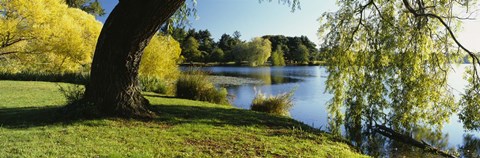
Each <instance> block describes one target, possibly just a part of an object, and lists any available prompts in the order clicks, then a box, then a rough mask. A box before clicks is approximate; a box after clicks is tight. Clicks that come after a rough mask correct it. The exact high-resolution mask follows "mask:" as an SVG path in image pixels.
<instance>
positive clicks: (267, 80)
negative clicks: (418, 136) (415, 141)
mask: <svg viewBox="0 0 480 158" xmlns="http://www.w3.org/2000/svg"><path fill="white" fill-rule="evenodd" d="M204 69H205V70H207V71H210V72H212V73H213V74H219V75H226V76H240V77H249V78H255V79H260V80H262V81H263V84H257V85H252V84H250V85H242V86H236V87H228V88H227V89H228V92H229V94H233V95H234V96H235V99H234V100H233V104H234V105H235V106H238V107H240V108H244V109H249V107H250V103H251V102H252V100H253V98H254V96H255V90H254V89H257V90H261V91H262V92H263V93H266V94H274V95H275V94H279V93H283V92H287V91H289V90H291V89H292V88H295V87H297V90H296V91H295V95H294V97H293V98H294V107H293V109H292V110H291V111H290V114H291V116H292V117H293V118H294V119H296V120H299V121H302V122H304V123H306V124H309V125H311V126H313V127H315V128H320V129H323V130H326V129H327V126H328V123H327V115H328V112H327V107H326V104H327V102H328V101H329V100H330V98H331V97H332V94H328V93H326V92H325V81H326V77H327V76H328V74H327V73H326V71H325V68H323V67H319V66H305V67H258V68H250V67H207V68H204ZM464 69H465V65H461V66H458V67H457V68H456V70H455V72H454V73H453V74H451V75H450V78H449V85H450V86H452V87H453V88H455V89H457V90H458V91H455V92H454V94H455V95H456V96H457V97H458V96H459V94H460V93H459V91H462V89H463V87H464V86H465V84H466V81H465V80H463V79H462V76H463V75H462V73H463V72H464ZM344 131H345V130H344ZM360 133H361V132H360ZM479 133H480V132H465V131H464V129H463V126H462V123H460V122H459V121H458V117H457V115H453V116H451V119H450V122H449V123H448V124H446V125H445V126H444V128H443V131H442V132H438V133H437V135H439V136H440V137H436V138H435V139H432V140H430V139H429V140H430V141H429V143H431V144H434V145H436V146H437V147H439V148H443V149H444V150H456V151H458V152H460V153H464V152H467V153H465V154H466V157H471V155H479V154H480V153H479V152H480V134H479ZM346 137H348V136H346ZM424 137H428V135H427V136H424ZM360 140H361V141H363V140H364V139H360ZM375 140H377V139H375ZM378 141H381V143H383V144H381V145H380V146H381V147H380V148H378V150H381V151H371V150H373V149H371V147H370V146H374V145H375V144H374V145H372V144H370V143H366V142H362V143H354V144H359V145H358V146H360V147H362V146H363V147H362V150H364V152H366V153H371V154H372V155H375V156H382V157H383V156H398V155H407V156H415V154H414V155H412V154H411V153H412V151H414V150H415V149H414V148H411V147H407V148H408V149H402V146H404V145H398V144H400V143H395V142H394V141H390V140H386V139H385V138H380V137H379V138H378ZM395 144H397V145H395ZM376 145H378V144H376ZM365 146H367V147H365ZM472 152H473V153H472ZM375 153H377V154H375ZM378 153H380V154H378ZM469 153H470V154H471V155H470V156H469V155H468V154H469ZM419 155H422V153H419ZM419 155H418V152H417V155H416V156H419Z"/></svg>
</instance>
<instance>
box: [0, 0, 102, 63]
mask: <svg viewBox="0 0 480 158" xmlns="http://www.w3.org/2000/svg"><path fill="white" fill-rule="evenodd" d="M0 10H1V11H2V14H1V15H0V43H2V45H1V46H0V65H1V67H0V69H1V70H6V71H11V72H18V71H25V70H31V71H49V72H52V71H54V72H73V71H85V69H88V67H89V64H90V62H91V58H92V55H93V51H94V49H95V44H96V40H97V38H98V35H99V33H100V30H101V27H102V25H101V23H100V22H98V21H96V20H95V17H93V16H92V15H89V14H87V13H85V12H83V11H81V10H79V9H73V8H68V7H67V5H65V4H64V3H63V2H61V0H2V1H0Z"/></svg>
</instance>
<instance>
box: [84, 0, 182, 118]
mask: <svg viewBox="0 0 480 158" xmlns="http://www.w3.org/2000/svg"><path fill="white" fill-rule="evenodd" d="M184 2H185V0H142V1H138V0H119V4H118V5H117V6H116V7H115V8H114V9H113V11H112V13H111V14H110V15H109V17H108V18H107V20H106V22H105V24H104V26H103V29H102V31H101V33H100V37H99V39H98V42H97V47H96V50H95V55H94V58H93V63H92V68H91V73H90V75H91V77H90V82H89V84H88V85H87V87H86V91H85V97H84V100H83V101H84V102H86V103H88V104H92V105H93V107H96V108H97V109H92V110H98V112H100V114H101V115H104V116H112V117H126V118H138V117H142V118H143V117H152V116H154V113H153V112H151V111H150V110H148V105H149V102H148V100H147V99H145V98H144V97H143V96H142V95H141V93H140V88H139V86H138V68H139V66H140V60H141V58H142V55H143V50H144V49H145V47H146V46H147V44H148V43H149V42H150V39H151V38H152V37H153V36H154V35H155V33H156V32H157V30H158V29H159V28H160V26H161V24H162V23H164V22H165V21H167V20H168V19H169V18H170V17H171V16H172V15H173V14H174V13H175V11H176V10H177V9H178V8H180V7H181V6H182V5H183V4H184Z"/></svg>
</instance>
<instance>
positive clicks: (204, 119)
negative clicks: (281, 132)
mask: <svg viewBox="0 0 480 158" xmlns="http://www.w3.org/2000/svg"><path fill="white" fill-rule="evenodd" d="M151 110H152V111H155V112H157V115H158V117H157V118H155V119H153V120H151V119H147V120H140V121H147V122H151V121H155V122H159V123H166V124H170V125H177V124H186V123H191V124H210V125H215V126H225V125H231V126H266V127H268V128H272V129H293V128H295V129H302V130H304V131H311V132H319V130H316V129H314V128H312V127H310V126H308V125H305V124H303V123H300V122H299V121H296V120H293V119H291V118H288V117H280V116H274V115H269V114H265V113H259V112H253V111H249V110H244V109H235V108H221V107H201V106H186V105H153V106H151ZM62 111H65V106H45V107H20V108H0V127H3V128H11V129H18V128H30V127H38V126H48V125H54V124H71V123H74V122H77V121H81V120H84V119H65V118H66V116H64V115H65V114H64V113H63V112H62ZM96 119H105V118H96Z"/></svg>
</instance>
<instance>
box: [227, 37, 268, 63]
mask: <svg viewBox="0 0 480 158" xmlns="http://www.w3.org/2000/svg"><path fill="white" fill-rule="evenodd" d="M271 47H272V45H271V42H270V41H269V40H268V39H263V38H259V37H257V38H254V39H252V41H250V42H248V43H242V44H239V45H237V46H235V48H234V49H233V51H232V53H234V54H235V60H236V62H238V63H240V62H242V61H247V63H248V65H249V66H260V65H263V64H265V62H266V61H267V59H268V58H269V57H270V55H271V52H272V48H271Z"/></svg>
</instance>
